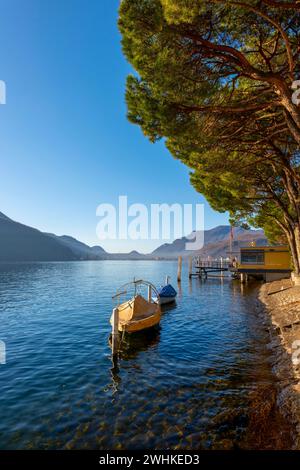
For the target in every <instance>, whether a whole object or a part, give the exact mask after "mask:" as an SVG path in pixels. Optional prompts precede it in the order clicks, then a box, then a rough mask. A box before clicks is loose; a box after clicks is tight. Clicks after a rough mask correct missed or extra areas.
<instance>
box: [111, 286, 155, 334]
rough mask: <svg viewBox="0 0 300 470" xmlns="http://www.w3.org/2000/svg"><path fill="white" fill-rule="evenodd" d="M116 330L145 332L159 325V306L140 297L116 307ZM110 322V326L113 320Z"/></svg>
mask: <svg viewBox="0 0 300 470" xmlns="http://www.w3.org/2000/svg"><path fill="white" fill-rule="evenodd" d="M118 314H119V322H118V330H119V331H121V332H122V331H125V332H127V333H135V332H137V331H142V330H146V329H148V328H152V327H153V326H156V325H158V324H159V322H160V319H161V309H160V306H159V305H158V304H156V303H154V302H153V301H150V302H149V301H147V300H146V299H144V298H143V297H142V296H141V295H137V296H135V297H134V298H132V299H130V300H128V301H126V302H124V303H122V304H121V305H119V306H118ZM110 322H111V324H112V322H113V318H112V317H111V319H110Z"/></svg>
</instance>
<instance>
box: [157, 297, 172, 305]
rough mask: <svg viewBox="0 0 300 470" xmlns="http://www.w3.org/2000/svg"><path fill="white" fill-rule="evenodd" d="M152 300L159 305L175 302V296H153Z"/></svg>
mask: <svg viewBox="0 0 300 470" xmlns="http://www.w3.org/2000/svg"><path fill="white" fill-rule="evenodd" d="M153 300H154V302H157V303H158V304H159V305H166V304H171V303H173V302H175V300H176V297H158V298H157V297H154V299H153Z"/></svg>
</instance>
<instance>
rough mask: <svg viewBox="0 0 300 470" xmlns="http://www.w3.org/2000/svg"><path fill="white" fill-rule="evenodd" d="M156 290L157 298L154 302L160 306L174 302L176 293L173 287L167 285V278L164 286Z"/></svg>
mask: <svg viewBox="0 0 300 470" xmlns="http://www.w3.org/2000/svg"><path fill="white" fill-rule="evenodd" d="M157 290H158V297H156V298H155V299H154V300H155V301H156V302H158V303H159V304H160V305H164V304H169V303H171V302H174V301H175V299H176V295H177V292H176V290H175V289H174V287H173V286H172V285H171V284H169V279H168V278H167V281H166V284H165V285H164V286H162V287H160V288H159V289H157Z"/></svg>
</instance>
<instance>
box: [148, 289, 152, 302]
mask: <svg viewBox="0 0 300 470" xmlns="http://www.w3.org/2000/svg"><path fill="white" fill-rule="evenodd" d="M151 300H152V287H151V286H150V285H149V286H148V302H151Z"/></svg>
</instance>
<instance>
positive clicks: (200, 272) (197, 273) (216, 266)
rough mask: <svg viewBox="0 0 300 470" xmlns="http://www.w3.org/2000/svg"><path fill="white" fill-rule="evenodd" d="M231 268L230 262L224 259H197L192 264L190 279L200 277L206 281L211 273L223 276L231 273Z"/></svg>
mask: <svg viewBox="0 0 300 470" xmlns="http://www.w3.org/2000/svg"><path fill="white" fill-rule="evenodd" d="M230 267H231V264H230V262H228V261H226V260H223V259H220V260H212V261H209V260H203V259H200V258H195V259H194V260H193V263H192V269H191V271H190V273H189V278H190V279H191V278H192V277H198V278H205V279H206V278H207V277H208V275H209V274H211V273H219V274H220V275H221V276H222V275H223V273H224V272H226V271H229V268H230Z"/></svg>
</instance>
